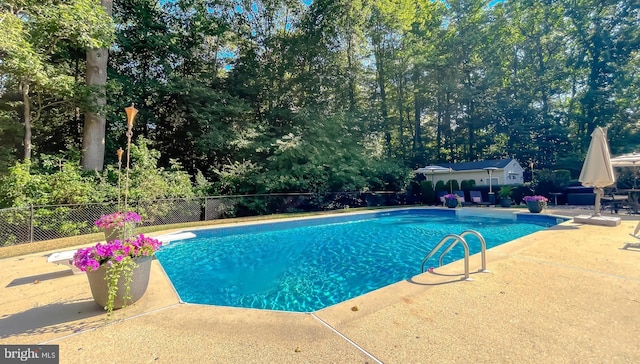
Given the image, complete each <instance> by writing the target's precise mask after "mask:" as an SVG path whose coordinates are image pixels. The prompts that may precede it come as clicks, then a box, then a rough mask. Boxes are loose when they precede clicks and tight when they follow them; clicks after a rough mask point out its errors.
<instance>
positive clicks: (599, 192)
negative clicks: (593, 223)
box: [591, 187, 604, 216]
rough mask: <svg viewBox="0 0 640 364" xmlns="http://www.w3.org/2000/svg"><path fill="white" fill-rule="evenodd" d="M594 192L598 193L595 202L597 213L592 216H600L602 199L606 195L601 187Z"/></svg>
mask: <svg viewBox="0 0 640 364" xmlns="http://www.w3.org/2000/svg"><path fill="white" fill-rule="evenodd" d="M594 192H595V193H596V201H595V206H594V208H595V211H594V213H593V215H591V216H600V198H602V195H604V190H603V189H602V188H600V187H598V188H594Z"/></svg>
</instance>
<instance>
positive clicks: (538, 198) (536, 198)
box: [522, 195, 549, 202]
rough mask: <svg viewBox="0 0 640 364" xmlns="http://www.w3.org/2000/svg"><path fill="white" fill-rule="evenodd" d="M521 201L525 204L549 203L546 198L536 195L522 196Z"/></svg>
mask: <svg viewBox="0 0 640 364" xmlns="http://www.w3.org/2000/svg"><path fill="white" fill-rule="evenodd" d="M522 200H523V201H525V202H529V201H537V202H548V201H549V199H548V198H546V197H544V196H539V195H536V196H524V197H523V198H522Z"/></svg>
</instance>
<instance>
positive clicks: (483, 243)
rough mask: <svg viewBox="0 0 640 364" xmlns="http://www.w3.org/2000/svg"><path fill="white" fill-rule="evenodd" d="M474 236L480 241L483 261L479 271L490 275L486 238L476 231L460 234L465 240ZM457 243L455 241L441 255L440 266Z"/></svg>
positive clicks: (466, 231)
mask: <svg viewBox="0 0 640 364" xmlns="http://www.w3.org/2000/svg"><path fill="white" fill-rule="evenodd" d="M469 234H471V235H474V236H476V237H477V238H478V240H480V259H481V260H482V268H480V270H478V272H484V273H488V272H489V271H488V270H487V242H486V241H485V240H484V237H482V234H480V233H479V232H477V231H475V230H465V231H463V232H462V234H460V237H462V238H464V237H465V236H466V235H469ZM465 242H466V240H465ZM456 243H457V241H454V242H453V243H452V244H451V245H449V246H448V247H447V248H446V249H445V250H444V251H443V252H442V254H440V259H439V260H438V264H439V265H440V266H442V260H443V258H444V256H445V255H446V254H447V253H448V252H449V251H451V249H453V247H454V246H455V245H456Z"/></svg>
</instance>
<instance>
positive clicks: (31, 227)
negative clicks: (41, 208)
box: [29, 204, 33, 243]
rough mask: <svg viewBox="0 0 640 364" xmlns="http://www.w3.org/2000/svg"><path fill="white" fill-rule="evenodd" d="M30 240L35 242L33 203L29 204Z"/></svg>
mask: <svg viewBox="0 0 640 364" xmlns="http://www.w3.org/2000/svg"><path fill="white" fill-rule="evenodd" d="M29 242H30V243H33V204H31V205H29Z"/></svg>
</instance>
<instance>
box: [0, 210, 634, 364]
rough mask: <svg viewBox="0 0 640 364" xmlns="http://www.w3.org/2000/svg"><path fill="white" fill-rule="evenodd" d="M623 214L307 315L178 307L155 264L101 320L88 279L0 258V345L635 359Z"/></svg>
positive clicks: (135, 358) (105, 354)
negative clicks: (464, 278) (463, 274)
mask: <svg viewBox="0 0 640 364" xmlns="http://www.w3.org/2000/svg"><path fill="white" fill-rule="evenodd" d="M484 209H485V208H483V210H484ZM557 213H558V214H562V215H564V216H566V215H565V211H558V212H557ZM571 213H573V211H571ZM577 213H584V211H582V212H577ZM625 218H627V219H624V220H623V223H622V224H621V225H620V226H618V227H599V226H587V225H579V224H575V223H573V222H565V223H562V224H561V225H559V226H556V227H553V228H550V229H546V230H543V231H541V232H538V233H535V234H532V235H529V236H526V237H524V238H520V239H517V240H515V241H512V242H510V243H507V244H504V245H501V246H499V247H495V248H493V249H492V250H491V254H490V255H489V257H488V258H489V259H488V264H489V270H490V271H491V273H475V274H472V278H474V280H473V281H472V282H460V281H459V278H456V276H458V277H459V274H457V273H459V271H460V270H459V267H456V263H452V264H451V265H448V266H447V267H446V269H451V270H452V271H451V272H447V271H444V270H443V271H441V273H440V274H438V275H435V274H429V273H425V274H422V275H418V276H416V277H414V278H413V279H412V280H410V281H403V282H398V283H396V284H393V285H391V286H387V287H384V288H381V289H379V290H376V291H373V292H370V293H368V294H365V295H363V296H359V297H357V298H354V299H352V300H349V301H346V302H343V303H341V304H338V305H334V306H331V307H328V308H325V309H323V310H320V311H316V312H314V313H312V314H306V313H289V312H274V311H266V312H265V311H264V310H254V309H239V308H225V307H219V306H202V305H192V304H180V303H179V302H178V300H177V297H176V296H175V295H173V294H172V292H171V287H170V286H169V285H168V282H167V281H168V280H167V279H166V277H163V273H162V271H161V267H160V266H159V264H157V263H158V262H156V261H154V262H153V263H154V264H153V266H152V277H151V284H150V287H149V289H148V291H147V294H146V295H145V297H143V298H142V299H141V300H140V301H138V302H137V303H136V304H134V305H132V306H130V307H128V308H126V309H124V310H119V311H116V312H115V313H114V315H113V317H111V318H109V320H108V321H105V317H106V315H105V314H104V312H101V310H100V309H99V308H98V307H97V306H96V305H95V304H94V303H93V302H92V301H91V298H90V294H89V293H88V285H87V282H86V278H84V276H82V275H75V276H74V275H70V274H64V273H65V272H66V271H63V269H62V268H60V267H58V266H55V265H52V264H48V263H46V255H47V252H42V253H35V254H30V255H25V256H20V257H14V258H6V259H2V260H0V282H1V283H2V288H0V289H2V290H3V292H2V293H0V297H1V298H0V312H1V313H2V314H1V315H2V316H0V344H30V343H49V344H55V345H59V346H60V355H61V361H60V362H61V363H71V362H87V361H89V360H91V361H94V362H98V363H100V362H105V363H107V362H114V361H123V362H131V363H138V362H148V361H154V360H161V361H178V362H184V361H189V362H192V361H209V362H211V361H214V362H256V363H257V362H323V363H324V362H326V363H330V362H364V361H369V362H389V363H393V362H397V363H402V362H427V361H434V360H437V361H441V362H468V361H476V362H481V363H483V362H484V363H495V362H514V363H515V362H518V363H522V362H638V361H640V349H639V348H638V347H637V345H635V344H634V343H635V342H634V340H626V339H624V338H625V337H630V338H632V337H637V335H638V334H640V318H639V317H638V315H637V314H636V312H638V308H640V297H639V292H640V272H639V270H638V269H637V267H638V266H639V264H638V263H640V254H639V253H640V252H638V251H633V250H622V249H621V247H622V246H623V245H624V242H625V241H629V237H628V234H629V233H630V232H632V231H633V228H634V227H635V225H636V223H637V222H638V218H637V216H629V217H627V216H625ZM190 230H191V229H190ZM472 258H473V257H472ZM472 264H474V263H473V260H472ZM33 277H42V279H40V280H39V281H38V282H35V280H33V279H32V278H33ZM45 278H46V279H45ZM436 278H437V279H438V280H440V281H434V279H436ZM30 279H32V280H31V281H29V280H30ZM15 282H18V283H15ZM12 283H15V284H13V285H12ZM465 303H466V304H465ZM471 303H472V304H471ZM114 352H121V353H126V354H123V355H126V359H125V357H122V358H121V359H119V360H117V359H114V355H116V354H114Z"/></svg>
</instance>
